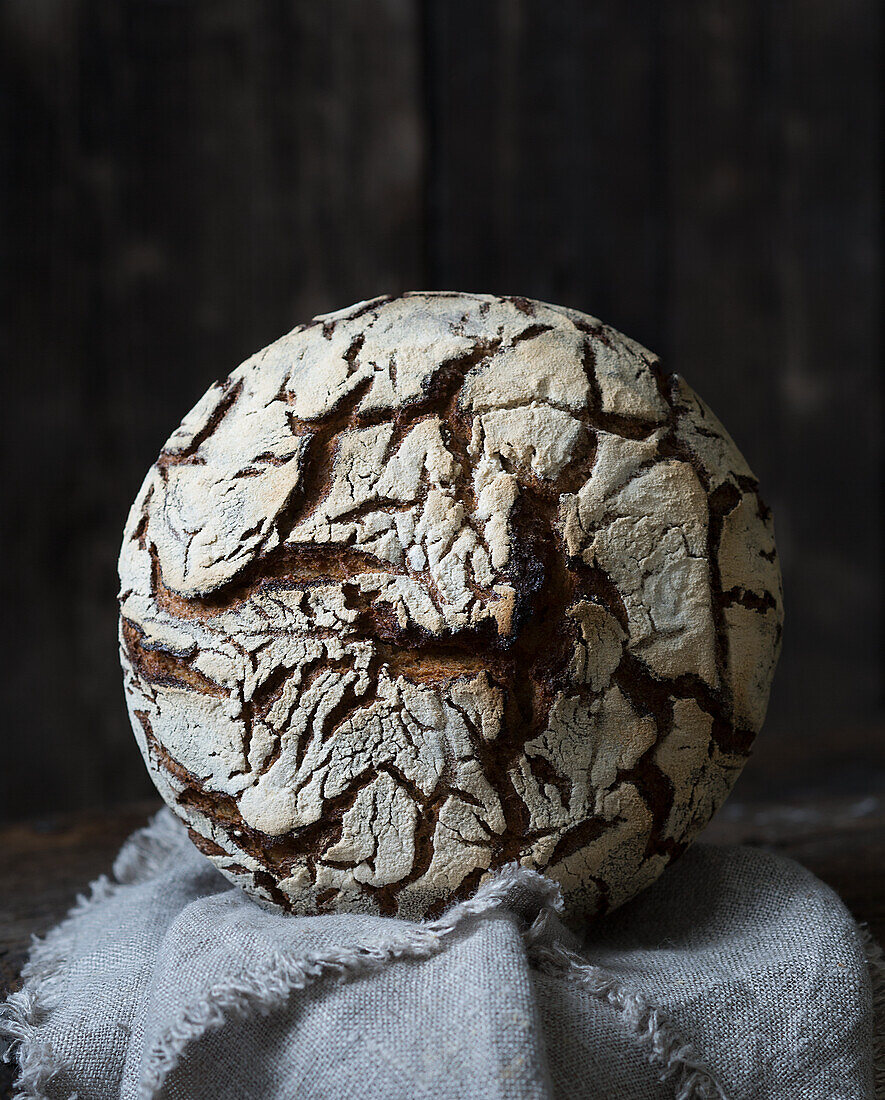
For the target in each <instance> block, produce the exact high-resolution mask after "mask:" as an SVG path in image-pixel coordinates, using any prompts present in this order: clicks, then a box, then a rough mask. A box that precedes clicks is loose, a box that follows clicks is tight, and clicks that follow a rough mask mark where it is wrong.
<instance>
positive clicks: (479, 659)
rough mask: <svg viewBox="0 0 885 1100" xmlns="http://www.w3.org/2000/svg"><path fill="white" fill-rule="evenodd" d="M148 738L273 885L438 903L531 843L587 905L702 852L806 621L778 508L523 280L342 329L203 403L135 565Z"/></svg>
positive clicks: (127, 630) (197, 803)
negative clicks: (781, 657)
mask: <svg viewBox="0 0 885 1100" xmlns="http://www.w3.org/2000/svg"><path fill="white" fill-rule="evenodd" d="M120 577H121V582H122V589H121V597H120V599H121V623H120V640H121V653H122V662H123V668H124V676H125V690H126V698H127V703H128V706H129V711H130V715H131V718H132V726H133V729H134V731H135V736H136V738H137V739H138V743H139V745H140V748H141V751H142V754H143V755H144V759H145V761H146V763H147V766H148V768H149V769H150V772H151V775H152V777H153V780H154V782H155V784H156V786H157V788H158V789H159V791H160V793H161V794H162V796H163V797H164V799H165V800H166V801H167V802H168V804H169V805H170V807H171V808H172V809H173V810H174V811H175V812H176V813H177V814H178V815H179V817H181V818H182V820H183V821H184V822H185V823H186V824H187V826H188V827H189V829H190V834H191V836H192V838H193V840H194V842H195V843H196V844H197V846H198V847H199V848H200V849H201V850H202V851H203V852H204V853H205V854H206V855H207V856H208V857H209V859H211V860H212V862H213V863H214V864H215V865H216V866H217V867H218V868H219V870H221V871H222V872H223V873H224V874H225V875H226V876H227V877H228V878H229V879H231V880H232V881H233V882H235V883H238V884H240V885H241V886H243V887H244V888H245V889H246V890H247V891H249V892H250V893H251V894H252V895H253V896H255V897H256V898H257V899H259V900H260V901H262V902H264V903H268V904H270V905H276V906H279V907H280V908H282V909H286V910H290V911H292V912H297V913H308V912H324V911H371V912H378V913H382V914H399V915H402V916H407V917H418V916H424V915H428V914H434V913H435V912H437V911H438V910H439V908H440V907H441V906H443V905H445V904H446V903H447V902H449V901H450V900H451V899H452V898H453V897H456V896H463V895H464V894H466V893H467V892H469V891H470V890H472V889H473V888H475V886H476V885H477V883H478V881H479V880H480V879H481V877H482V876H483V875H484V874H485V872H486V871H487V870H489V869H491V868H496V867H499V866H501V865H502V864H504V863H507V862H509V861H512V860H518V861H520V862H521V863H523V864H526V865H528V866H531V867H533V868H537V869H539V870H542V871H544V872H545V873H546V874H548V875H550V876H552V877H553V878H555V879H556V880H558V881H559V882H560V883H561V885H562V887H563V891H564V894H565V897H566V901H567V905H568V907H569V910H570V912H571V914H572V915H575V916H580V915H587V914H592V913H596V912H600V911H604V910H607V909H610V908H612V907H614V906H616V905H618V904H620V903H621V902H623V901H624V900H626V899H627V898H629V897H630V896H631V895H633V894H635V893H636V892H637V891H638V890H640V889H641V888H642V887H644V886H645V885H647V884H648V883H650V882H651V881H652V880H653V879H654V878H655V877H656V876H657V875H658V874H660V872H661V871H662V870H663V868H664V867H665V866H666V864H667V863H668V862H669V861H670V860H672V859H673V858H674V857H675V856H677V855H678V854H679V853H680V852H682V851H683V850H684V849H685V847H686V846H687V845H688V843H689V842H690V841H691V839H692V838H693V837H694V835H695V834H696V833H697V831H698V830H699V829H700V828H701V827H702V826H703V825H704V824H705V823H706V821H707V820H708V819H709V817H710V815H711V814H712V813H713V812H714V811H715V809H716V808H717V806H718V805H719V804H720V803H721V802H722V800H723V799H724V797H725V795H726V794H727V792H728V790H729V789H730V787H731V785H732V783H733V782H734V780H735V778H736V776H737V775H738V773H739V771H740V769H741V767H742V765H743V763H744V761H745V759H746V757H747V754H748V752H749V749H750V744H751V742H752V740H753V737H754V735H755V733H756V732H757V730H758V729H759V727H760V725H761V723H762V720H763V717H764V714H765V709H766V704H767V698H768V691H769V686H770V683H771V678H772V674H773V670H774V665H775V662H776V659H777V653H778V649H779V645H780V636H781V617H782V616H781V607H782V602H781V584H780V573H779V568H778V561H777V555H776V552H775V546H774V538H773V533H772V524H771V516H770V513H769V511H768V509H767V508H766V507H765V505H764V504H763V503H762V501H761V500H760V498H759V495H758V492H757V483H756V479H755V478H754V476H753V474H752V473H751V471H750V469H749V468H748V467H747V464H746V463H745V461H744V460H743V458H742V457H741V455H740V454H739V452H738V451H737V449H736V448H735V446H734V444H733V442H732V441H731V439H730V437H729V436H728V435H727V433H726V432H725V430H724V429H723V428H722V426H721V424H720V423H719V421H718V420H717V419H716V418H715V417H714V416H713V414H712V413H711V412H710V410H709V409H708V408H707V407H706V405H704V403H703V402H702V401H701V400H700V399H699V398H698V397H697V396H696V395H695V394H694V393H693V392H692V390H691V389H690V388H689V387H688V385H686V383H685V382H684V381H683V380H682V379H681V378H679V377H678V376H676V375H666V374H664V373H663V372H662V370H661V369H660V366H659V364H658V362H657V360H656V358H655V357H654V356H653V355H652V354H651V353H650V352H648V351H646V350H645V349H644V348H642V347H640V346H639V345H638V344H636V343H634V342H633V341H631V340H629V339H627V338H626V337H624V336H622V335H621V334H620V333H618V332H615V331H614V330H613V329H611V328H609V327H607V326H605V325H603V324H602V323H601V322H599V321H597V320H595V319H594V318H592V317H588V316H585V315H584V314H581V313H577V312H575V311H573V310H569V309H563V308H559V307H557V306H551V305H545V304H542V303H540V302H534V301H529V300H526V299H522V298H496V297H492V296H490V295H482V294H456V293H415V294H407V295H404V296H403V297H400V298H386V297H385V298H377V299H374V300H373V301H369V302H363V303H360V304H358V305H356V306H353V307H351V308H349V309H345V310H341V311H340V312H338V313H333V314H329V315H326V316H323V317H318V318H316V319H315V320H313V321H312V322H310V323H309V324H307V325H301V326H299V327H298V328H296V329H294V330H293V331H292V332H291V333H289V335H287V336H284V337H283V338H282V339H280V340H277V341H276V343H273V344H271V345H270V346H269V347H267V348H265V349H264V351H262V352H259V353H258V354H257V355H255V356H253V357H252V358H251V359H249V360H248V361H247V362H246V363H244V364H243V365H242V366H240V367H239V368H238V369H237V370H235V371H234V372H233V374H231V376H230V377H229V378H228V379H227V380H226V381H225V382H222V383H219V384H216V385H214V386H212V387H211V388H210V390H209V391H208V393H207V394H206V395H205V397H204V398H203V399H202V400H201V401H200V402H199V403H198V405H197V406H196V407H195V408H194V409H193V410H192V411H191V412H190V413H189V414H188V415H187V416H186V417H185V418H184V420H183V422H182V424H181V426H180V427H179V428H178V429H177V431H175V432H174V433H173V434H172V436H171V437H170V438H169V440H168V442H167V443H166V446H165V447H164V448H163V450H162V452H161V454H160V457H159V458H158V460H157V462H156V464H155V465H154V466H153V467H152V469H151V470H150V472H149V473H148V476H147V478H146V480H145V482H144V485H143V486H142V489H141V491H140V492H139V494H138V498H137V499H136V501H135V504H134V505H133V507H132V511H131V513H130V515H129V519H128V522H127V524H126V530H125V535H124V540H123V547H122V552H121V557H120Z"/></svg>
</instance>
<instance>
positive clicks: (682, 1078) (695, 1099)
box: [529, 946, 728, 1100]
mask: <svg viewBox="0 0 885 1100" xmlns="http://www.w3.org/2000/svg"><path fill="white" fill-rule="evenodd" d="M529 959H530V961H531V963H532V965H533V966H534V967H535V968H536V969H537V970H539V971H541V973H545V974H549V975H551V976H556V977H559V978H564V979H566V980H568V981H574V982H577V983H579V984H580V985H581V986H582V987H583V988H584V989H585V990H586V991H587V992H588V993H589V994H590V995H591V996H592V997H594V998H595V999H596V1000H599V1001H604V1002H605V1003H607V1004H609V1005H611V1006H612V1007H613V1008H614V1009H615V1010H616V1011H617V1012H618V1013H619V1014H620V1016H621V1019H622V1020H623V1021H624V1023H625V1024H626V1026H627V1029H628V1031H629V1032H630V1033H631V1034H632V1035H633V1036H634V1038H635V1039H636V1041H637V1042H638V1044H639V1045H640V1046H641V1047H642V1048H643V1050H644V1052H645V1055H646V1057H647V1059H648V1061H649V1062H650V1063H651V1064H652V1065H653V1066H655V1067H656V1068H657V1069H658V1071H659V1076H660V1080H661V1081H672V1082H673V1084H674V1087H675V1088H676V1094H675V1100H728V1098H727V1096H726V1093H725V1092H724V1091H723V1089H722V1087H721V1085H720V1084H719V1083H718V1082H717V1080H716V1079H715V1077H714V1076H713V1074H712V1073H711V1072H710V1070H709V1069H708V1068H707V1067H706V1066H705V1065H704V1064H703V1062H702V1061H701V1060H700V1059H699V1057H698V1055H697V1054H696V1052H695V1050H694V1048H693V1047H692V1045H691V1043H689V1042H688V1041H687V1040H686V1039H685V1038H683V1036H682V1035H680V1034H679V1032H678V1031H677V1030H676V1029H675V1028H674V1027H673V1026H672V1024H671V1023H670V1022H669V1020H668V1019H667V1017H666V1014H665V1013H664V1012H663V1011H662V1010H661V1009H659V1008H656V1007H655V1006H654V1005H652V1004H650V1003H649V1001H647V1000H646V998H645V997H644V996H643V995H642V994H641V993H639V992H637V991H636V990H633V989H630V988H629V987H627V986H626V985H624V984H623V983H622V982H621V981H619V980H618V979H617V978H615V977H614V976H613V975H611V974H609V973H606V971H605V970H603V969H602V968H601V967H598V966H594V965H593V964H592V963H588V962H587V960H586V959H582V958H581V957H580V955H576V954H575V953H574V952H572V951H568V950H566V949H565V948H563V947H559V946H552V947H551V946H543V947H534V948H533V949H532V950H531V952H530V955H529Z"/></svg>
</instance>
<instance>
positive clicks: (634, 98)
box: [427, 0, 663, 346]
mask: <svg viewBox="0 0 885 1100" xmlns="http://www.w3.org/2000/svg"><path fill="white" fill-rule="evenodd" d="M427 7H428V22H427V43H428V82H429V94H430V109H431V119H430V122H431V135H432V136H431V143H430V161H429V172H430V186H431V212H432V221H431V226H430V241H429V247H430V263H431V276H432V278H433V279H434V281H435V282H436V283H437V284H439V285H442V286H446V287H456V288H463V289H468V290H490V291H495V292H500V293H519V294H525V295H528V296H531V297H537V298H542V299H547V300H550V301H554V302H562V303H564V304H567V305H572V306H575V307H577V308H580V309H584V310H586V311H588V312H590V313H596V314H598V315H600V316H603V317H605V319H606V320H608V321H610V322H612V323H614V324H616V325H619V326H621V327H622V328H624V329H626V330H627V331H628V332H630V333H631V334H632V335H634V336H635V337H636V338H637V339H639V340H643V341H645V342H647V343H649V344H651V345H652V346H654V345H657V344H659V343H660V335H661V327H662V321H663V315H662V309H663V302H662V300H661V296H660V293H659V290H660V287H659V281H660V275H661V265H662V255H661V244H662V241H661V233H662V228H663V226H662V207H661V196H660V171H661V155H662V152H661V148H660V142H659V135H658V132H657V125H656V120H657V112H658V98H657V96H658V86H657V83H658V79H659V66H660V58H659V55H658V51H657V48H656V43H657V33H658V31H657V26H658V16H657V11H658V5H656V4H654V3H651V2H647V0H626V2H625V0H603V2H601V3H593V4H585V3H582V2H581V0H564V2H562V3H557V4H542V3H537V2H534V0H514V2H512V3H500V4H492V3H480V4H476V3H472V2H468V0H456V2H454V3H452V2H449V0H431V2H430V3H429V4H428V6H427Z"/></svg>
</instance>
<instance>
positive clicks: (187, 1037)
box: [138, 863, 562, 1100]
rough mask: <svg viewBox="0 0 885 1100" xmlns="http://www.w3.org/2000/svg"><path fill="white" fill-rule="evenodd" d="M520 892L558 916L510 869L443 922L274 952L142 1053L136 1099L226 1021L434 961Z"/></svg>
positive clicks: (528, 874)
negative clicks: (351, 943) (320, 947)
mask: <svg viewBox="0 0 885 1100" xmlns="http://www.w3.org/2000/svg"><path fill="white" fill-rule="evenodd" d="M519 893H523V894H525V895H528V896H530V897H532V899H533V900H534V901H535V904H536V907H539V908H540V912H539V913H538V915H537V916H536V918H535V922H534V924H533V925H532V927H535V926H536V925H537V923H538V920H539V918H540V917H542V916H543V915H545V914H549V913H551V912H554V911H560V910H561V909H562V896H561V893H560V890H559V886H558V885H557V884H556V883H555V882H553V881H552V880H550V879H548V878H545V877H544V876H543V875H539V874H538V873H537V872H536V871H531V870H529V869H528V868H525V867H520V866H518V865H517V864H515V863H512V864H508V865H507V866H506V867H503V868H502V869H501V870H500V871H499V872H498V874H497V875H496V876H495V877H494V878H493V879H491V880H490V881H488V882H486V883H484V884H483V885H481V886H480V887H479V889H478V890H477V891H476V893H475V894H474V895H473V897H472V898H469V899H468V900H467V901H463V902H459V903H457V904H455V905H453V906H452V907H451V908H450V909H448V910H447V911H446V912H445V913H444V914H443V916H442V917H440V918H439V919H438V920H435V921H429V922H427V923H422V924H415V925H409V926H405V927H404V929H403V931H402V932H401V933H396V934H393V935H391V936H390V937H389V938H388V939H387V940H386V941H385V942H382V943H380V944H379V943H377V942H376V943H373V944H370V945H362V946H358V947H354V948H336V949H333V950H330V951H325V952H322V953H316V954H309V955H304V956H299V957H296V958H293V957H290V956H286V955H284V954H282V953H276V952H275V953H274V954H273V955H272V956H270V958H269V959H268V960H267V961H266V962H265V963H264V965H263V966H262V967H261V969H260V970H252V971H250V972H249V973H248V974H247V973H243V974H240V975H237V976H236V977H233V978H231V979H227V980H225V982H224V983H223V984H220V985H218V986H215V987H213V988H212V989H211V990H210V991H209V992H210V997H209V998H206V999H203V1000H201V1001H200V1002H198V1003H196V1004H193V1005H190V1006H188V1008H186V1009H185V1010H184V1012H183V1013H182V1014H181V1015H180V1016H179V1018H178V1019H177V1020H176V1021H175V1022H174V1023H173V1024H172V1025H170V1026H169V1027H167V1028H166V1030H165V1031H164V1032H163V1033H162V1035H160V1036H159V1037H158V1038H157V1039H156V1040H155V1041H154V1043H153V1044H152V1046H151V1048H150V1049H149V1050H148V1051H147V1053H146V1055H145V1059H144V1062H143V1065H142V1070H141V1074H140V1079H139V1087H138V1100H152V1098H153V1097H154V1096H156V1094H157V1093H158V1091H159V1090H160V1089H161V1088H162V1087H163V1084H164V1082H165V1081H166V1080H167V1079H168V1077H169V1075H170V1074H171V1073H172V1072H173V1071H174V1070H175V1068H176V1066H177V1065H178V1063H179V1061H180V1060H181V1057H182V1055H183V1054H184V1052H185V1050H186V1049H187V1047H188V1046H189V1045H190V1044H191V1043H193V1042H196V1041H197V1040H199V1039H200V1038H202V1037H203V1036H204V1035H205V1034H206V1032H207V1031H210V1030H212V1029H214V1028H218V1027H221V1026H223V1025H224V1023H225V1022H226V1020H227V1019H228V1018H229V1017H231V1016H239V1017H241V1018H242V1017H246V1016H248V1015H249V1013H250V1012H253V1011H256V1012H259V1013H261V1014H267V1013H269V1012H272V1011H273V1010H274V1008H276V1007H277V1006H279V1005H280V1004H282V1003H283V1002H284V1001H285V1000H286V999H287V998H288V997H289V996H290V995H291V994H292V993H293V992H295V991H297V990H303V989H306V988H307V987H308V986H310V985H313V984H314V983H316V982H319V981H322V980H323V979H330V980H334V981H338V982H346V981H353V980H355V979H357V978H361V977H364V976H366V975H368V974H370V973H372V972H373V971H375V970H379V969H381V968H383V967H384V966H386V965H387V964H388V963H390V962H394V961H398V960H402V961H408V960H412V961H418V960H423V959H429V958H432V957H434V956H435V955H438V954H440V953H441V952H442V951H443V950H445V948H446V947H447V946H448V943H449V942H450V940H451V939H452V938H453V937H454V935H455V934H456V933H457V932H459V931H461V930H462V929H463V928H464V927H465V926H467V925H468V924H470V923H471V922H472V921H473V920H475V919H477V918H480V917H482V916H483V915H485V914H487V913H491V912H494V911H496V910H498V909H500V908H501V907H502V906H504V905H505V904H506V903H507V902H510V901H512V900H513V899H514V895H515V894H517V895H518V894H519Z"/></svg>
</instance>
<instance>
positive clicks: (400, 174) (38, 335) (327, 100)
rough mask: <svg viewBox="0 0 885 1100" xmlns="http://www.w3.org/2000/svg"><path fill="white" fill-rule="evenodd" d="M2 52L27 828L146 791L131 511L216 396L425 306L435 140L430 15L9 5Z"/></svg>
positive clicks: (8, 429)
mask: <svg viewBox="0 0 885 1100" xmlns="http://www.w3.org/2000/svg"><path fill="white" fill-rule="evenodd" d="M0 29H2V33H3V37H4V39H5V43H6V45H5V60H7V61H8V65H7V66H4V82H5V86H6V91H7V92H8V95H9V97H10V99H11V103H10V105H9V106H8V109H6V110H4V112H3V119H4V123H5V127H6V131H5V134H4V135H3V139H2V142H0V145H2V147H3V149H4V150H8V149H14V150H15V151H16V156H15V158H14V160H13V161H11V162H10V163H8V164H7V165H6V170H5V173H4V176H3V193H2V195H0V205H3V206H4V207H5V213H6V229H7V234H6V237H5V240H4V245H3V247H4V250H5V251H4V258H5V261H6V265H5V275H6V280H7V285H6V289H5V295H4V297H5V302H4V317H3V326H4V331H3V337H2V339H3V346H4V350H5V352H6V359H5V363H6V365H5V374H4V391H3V399H4V407H6V408H7V409H8V408H11V409H13V410H14V412H13V414H12V415H7V417H6V418H5V419H4V433H3V437H4V438H3V447H4V451H3V454H4V458H5V464H4V469H6V470H7V471H10V472H11V473H12V472H14V473H12V476H8V477H7V478H6V479H5V482H4V493H5V497H6V499H5V502H4V527H5V529H6V531H7V532H9V533H10V535H11V537H10V538H8V539H7V545H6V560H5V563H4V569H3V571H2V574H0V586H2V589H0V599H2V602H3V608H4V616H5V618H6V621H7V622H10V623H14V624H16V625H15V637H14V639H11V636H7V641H9V642H10V644H9V655H8V658H7V659H6V661H5V662H4V672H5V673H7V674H8V677H9V678H8V682H7V684H6V686H5V688H4V702H5V711H4V721H5V722H6V724H7V729H8V733H9V736H8V737H5V744H4V750H5V755H4V767H3V780H2V782H3V791H2V799H0V818H15V817H16V816H20V815H22V814H24V813H27V812H33V808H34V807H35V806H36V807H38V808H39V807H43V808H46V809H50V808H52V809H63V808H65V807H73V806H83V805H102V804H109V803H112V802H114V801H116V800H119V799H121V798H134V797H139V796H142V797H144V796H145V795H147V793H148V792H149V791H150V787H149V785H148V783H147V781H146V777H145V775H144V769H143V767H142V764H141V762H140V760H139V757H138V754H137V752H135V751H134V748H133V743H132V739H131V737H129V736H128V733H127V722H126V719H125V713H124V708H123V705H122V692H121V687H120V676H119V670H118V665H117V656H116V643H115V595H116V576H115V572H116V571H115V558H116V553H117V547H118V545H119V538H120V532H121V530H122V525H123V520H124V518H125V515H126V510H127V508H128V506H129V503H130V501H131V500H132V498H133V496H134V495H135V492H136V490H137V488H138V485H139V483H140V481H141V478H142V476H143V475H144V473H145V471H146V470H147V468H148V466H149V465H150V463H151V462H152V461H153V458H154V457H155V455H156V453H157V451H158V450H159V447H160V445H161V444H162V442H163V440H164V439H165V438H166V436H167V435H168V434H169V432H170V431H171V430H172V428H174V427H175V426H176V424H177V423H178V421H179V419H180V418H181V416H182V415H183V414H184V413H185V412H186V411H187V409H188V408H190V406H191V405H192V404H193V403H194V401H195V400H196V399H197V398H198V397H199V396H200V394H201V393H202V392H203V391H204V390H205V389H206V387H207V386H208V384H209V383H210V382H211V381H212V380H213V379H215V378H217V377H223V376H224V375H226V374H227V373H228V372H229V371H230V370H231V369H232V368H233V367H235V366H236V365H237V363H238V362H239V361H240V360H241V359H243V358H244V357H245V356H246V355H247V354H249V353H251V352H253V351H255V350H256V349H257V348H259V347H261V346H262V345H264V344H266V343H268V342H270V341H271V340H272V339H275V338H276V337H277V336H279V335H280V334H281V333H283V332H285V331H286V330H287V329H289V328H290V327H291V326H292V325H293V324H295V323H296V322H297V321H299V320H302V319H305V318H306V317H308V316H310V315H311V314H312V313H313V312H315V311H317V310H321V309H327V308H336V307H338V306H341V305H343V304H346V303H347V302H349V301H352V300H358V299H360V298H363V297H367V296H371V295H374V294H377V293H379V292H381V291H390V290H394V291H395V290H398V289H403V288H407V287H410V286H415V285H420V284H422V283H423V282H424V279H423V266H422V265H423V254H424V242H423V239H422V222H421V212H422V210H423V190H422V188H423V180H424V165H423V140H424V139H423V118H422V108H421V104H422V90H421V83H420V65H421V61H420V28H419V24H418V21H417V15H416V5H415V3H414V2H413V0H370V2H368V3H362V4H353V3H349V2H348V0H325V2H324V3H322V4H316V3H314V2H313V0H296V2H286V3H282V2H279V0H262V2H260V3H256V4H240V3H237V2H236V0H211V2H194V3H182V2H180V0H170V2H166V3H155V2H153V0H126V2H125V3H120V4H107V3H103V2H100V0H72V2H71V3H66V4H63V5H49V6H47V5H39V4H34V5H31V4H10V5H5V6H4V8H3V11H2V13H0ZM10 639H11V640H10ZM38 769H39V770H38Z"/></svg>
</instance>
